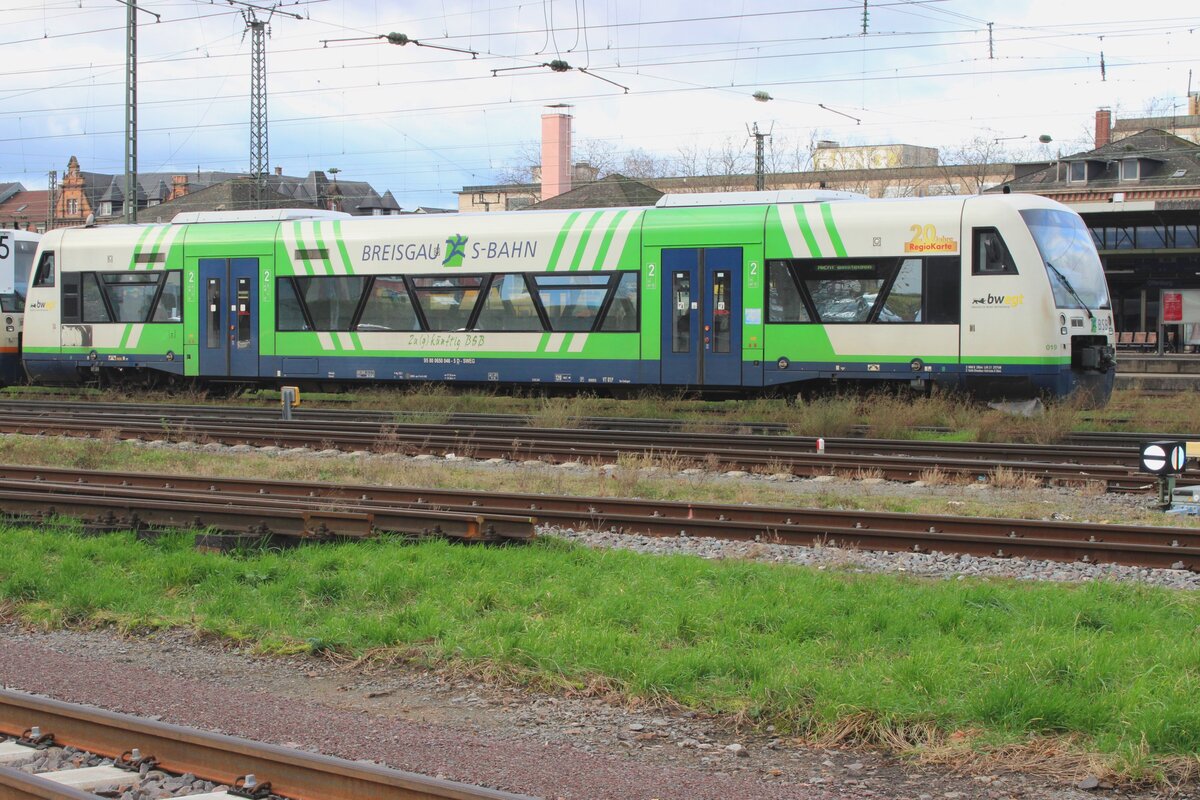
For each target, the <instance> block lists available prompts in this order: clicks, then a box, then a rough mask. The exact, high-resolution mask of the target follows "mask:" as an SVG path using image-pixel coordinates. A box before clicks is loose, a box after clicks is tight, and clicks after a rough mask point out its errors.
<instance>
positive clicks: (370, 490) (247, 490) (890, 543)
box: [0, 466, 1200, 571]
mask: <svg viewBox="0 0 1200 800" xmlns="http://www.w3.org/2000/svg"><path fill="white" fill-rule="evenodd" d="M10 484H11V485H16V486H19V487H20V488H21V490H22V491H24V490H25V488H26V487H29V486H34V485H37V486H40V487H41V488H42V489H43V491H44V492H45V494H44V496H46V497H48V496H52V495H53V493H54V492H55V491H58V490H59V489H62V490H66V491H71V492H78V491H86V492H87V493H88V494H89V496H93V497H98V498H105V497H113V498H119V499H121V500H122V502H129V497H130V496H131V495H134V494H136V493H137V492H138V491H140V490H143V489H145V490H150V491H155V492H159V491H165V492H170V493H171V494H172V496H174V497H175V498H176V500H177V502H179V503H191V502H198V501H200V500H203V499H205V498H208V499H209V500H216V501H217V502H221V503H227V504H229V506H230V507H231V508H238V507H240V506H241V505H242V504H243V503H247V502H249V501H250V500H251V499H254V498H258V499H261V500H264V501H267V502H280V503H282V502H284V501H287V500H290V499H294V498H301V499H304V500H305V501H307V502H310V503H313V504H317V505H320V506H323V507H325V508H328V509H331V510H338V511H346V512H350V511H353V510H354V509H355V508H361V507H370V508H382V507H391V508H396V509H401V508H404V509H417V510H433V511H439V512H459V513H466V514H475V515H482V516H484V517H486V518H492V517H497V518H499V517H503V516H506V515H508V516H515V515H531V516H533V517H536V519H537V520H538V522H539V523H540V524H543V525H548V526H557V527H563V528H574V529H594V530H601V531H614V532H617V533H635V534H643V535H649V536H660V537H676V536H711V537H716V538H723V539H732V540H739V541H758V542H765V543H771V544H783V545H804V546H811V545H814V544H821V545H828V546H839V547H847V548H861V549H865V550H885V551H893V552H926V553H928V552H934V551H937V552H945V553H964V554H970V555H978V556H993V557H1024V558H1031V559H1044V560H1050V561H1056V560H1057V561H1086V562H1110V563H1119V564H1127V565H1133V566H1141V567H1157V568H1172V569H1188V570H1193V571H1200V529H1195V528H1177V527H1150V526H1133V525H1109V524H1091V523H1077V522H1058V521H1045V520H1016V519H998V518H987V517H952V516H936V515H935V516H930V515H918V514H900V513H890V512H866V511H843V510H821V509H796V508H772V507H767V506H747V505H722V504H712V503H682V502H664V501H658V500H628V499H614V498H601V497H554V496H549V495H537V494H495V493H490V492H471V491H458V490H455V491H451V490H438V489H412V488H395V487H377V486H355V485H339V484H311V483H301V482H287V481H262V480H255V479H214V478H194V477H185V476H162V475H139V474H122V473H105V472H89V471H83V470H72V469H57V468H48V467H16V466H0V506H3V505H4V499H3V491H4V490H5V487H7V486H9V485H10Z"/></svg>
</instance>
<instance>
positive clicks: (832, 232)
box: [821, 203, 846, 258]
mask: <svg viewBox="0 0 1200 800" xmlns="http://www.w3.org/2000/svg"><path fill="white" fill-rule="evenodd" d="M821 216H822V217H824V219H825V232H826V233H828V234H829V241H830V242H831V243H832V244H833V252H834V253H836V254H837V257H838V258H845V257H846V247H845V245H843V244H842V237H841V236H840V235H839V234H838V229H837V225H835V224H834V222H833V206H831V205H830V204H829V203H822V204H821Z"/></svg>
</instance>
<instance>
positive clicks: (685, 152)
mask: <svg viewBox="0 0 1200 800" xmlns="http://www.w3.org/2000/svg"><path fill="white" fill-rule="evenodd" d="M671 171H672V172H674V173H675V174H676V175H678V176H679V177H681V178H695V177H696V176H698V175H703V174H704V153H703V152H701V150H700V146H699V145H698V144H696V143H695V142H694V141H689V142H685V143H684V144H681V145H679V146H677V147H676V148H675V158H674V159H673V161H672V165H671Z"/></svg>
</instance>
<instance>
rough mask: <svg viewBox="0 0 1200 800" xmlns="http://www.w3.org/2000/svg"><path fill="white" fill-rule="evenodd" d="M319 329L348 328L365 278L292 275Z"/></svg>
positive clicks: (360, 295)
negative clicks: (295, 276)
mask: <svg viewBox="0 0 1200 800" xmlns="http://www.w3.org/2000/svg"><path fill="white" fill-rule="evenodd" d="M293 280H294V281H295V282H296V290H297V291H298V292H299V293H300V296H301V297H302V298H303V299H304V305H305V307H306V308H307V309H308V318H309V319H311V320H312V324H313V329H314V330H318V331H348V330H350V322H351V320H352V319H353V318H354V312H355V310H357V309H358V301H359V300H360V299H361V298H362V291H363V284H364V283H366V278H358V277H346V278H343V277H337V278H293Z"/></svg>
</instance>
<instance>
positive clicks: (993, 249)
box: [971, 228, 1017, 275]
mask: <svg viewBox="0 0 1200 800" xmlns="http://www.w3.org/2000/svg"><path fill="white" fill-rule="evenodd" d="M974 250H975V263H974V265H973V268H972V270H971V274H972V275H1016V274H1017V264H1016V262H1015V261H1013V257H1012V255H1011V254H1010V253H1009V252H1008V245H1006V244H1005V243H1004V238H1003V237H1002V236H1001V235H1000V232H999V231H997V230H996V229H995V228H976V229H975V248H974Z"/></svg>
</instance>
